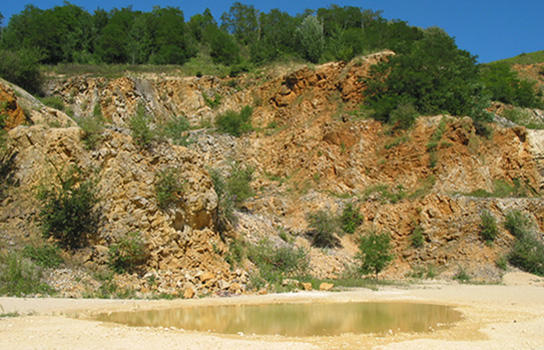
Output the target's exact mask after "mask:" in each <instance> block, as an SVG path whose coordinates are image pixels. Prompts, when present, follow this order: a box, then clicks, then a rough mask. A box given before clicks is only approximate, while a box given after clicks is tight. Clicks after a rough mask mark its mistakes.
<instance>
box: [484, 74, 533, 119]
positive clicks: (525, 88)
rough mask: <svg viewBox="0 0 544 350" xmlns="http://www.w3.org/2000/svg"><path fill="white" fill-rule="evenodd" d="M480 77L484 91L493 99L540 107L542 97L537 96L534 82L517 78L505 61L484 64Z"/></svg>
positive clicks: (517, 104) (523, 105) (521, 105)
mask: <svg viewBox="0 0 544 350" xmlns="http://www.w3.org/2000/svg"><path fill="white" fill-rule="evenodd" d="M481 79H482V82H483V83H484V85H485V88H486V91H488V92H489V94H490V95H491V99H492V100H494V101H500V102H504V103H508V104H513V105H516V106H519V107H528V108H542V107H543V103H542V99H541V98H539V96H537V94H536V92H535V88H534V84H532V83H530V82H529V81H526V80H521V79H519V78H518V75H517V73H516V72H514V71H512V69H511V68H510V66H509V65H508V64H506V63H495V64H490V65H486V66H484V67H483V68H482V69H481Z"/></svg>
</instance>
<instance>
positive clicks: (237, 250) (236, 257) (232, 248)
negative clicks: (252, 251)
mask: <svg viewBox="0 0 544 350" xmlns="http://www.w3.org/2000/svg"><path fill="white" fill-rule="evenodd" d="M245 257H246V247H245V242H244V241H243V240H239V239H232V240H230V242H229V249H228V251H227V254H226V255H225V261H226V262H227V263H228V264H229V265H230V266H231V268H235V267H238V266H241V264H242V262H243V261H244V259H245Z"/></svg>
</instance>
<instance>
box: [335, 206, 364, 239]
mask: <svg viewBox="0 0 544 350" xmlns="http://www.w3.org/2000/svg"><path fill="white" fill-rule="evenodd" d="M359 211H360V208H359V206H354V205H353V204H352V203H348V204H346V206H345V207H344V210H342V214H340V223H341V225H342V230H344V232H346V233H355V231H357V228H358V227H359V226H360V225H361V224H362V223H363V220H364V217H363V214H361V213H360V212H359Z"/></svg>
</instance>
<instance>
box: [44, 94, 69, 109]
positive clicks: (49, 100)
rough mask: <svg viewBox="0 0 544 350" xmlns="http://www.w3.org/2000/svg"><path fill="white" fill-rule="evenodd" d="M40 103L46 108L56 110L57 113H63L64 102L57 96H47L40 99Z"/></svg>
mask: <svg viewBox="0 0 544 350" xmlns="http://www.w3.org/2000/svg"><path fill="white" fill-rule="evenodd" d="M40 100H41V101H42V103H43V104H44V105H46V106H47V107H51V108H54V109H57V110H59V111H64V107H65V106H64V101H63V100H62V98H60V97H59V96H47V97H42V98H40Z"/></svg>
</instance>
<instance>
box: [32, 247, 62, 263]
mask: <svg viewBox="0 0 544 350" xmlns="http://www.w3.org/2000/svg"><path fill="white" fill-rule="evenodd" d="M23 256H24V257H25V258H29V259H30V260H32V261H33V262H34V263H35V264H36V265H38V266H41V267H46V268H47V267H58V266H59V265H60V264H61V263H62V262H63V259H62V257H61V255H60V250H59V248H58V247H57V246H54V245H51V244H43V245H37V246H30V245H28V246H25V247H24V248H23Z"/></svg>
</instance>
